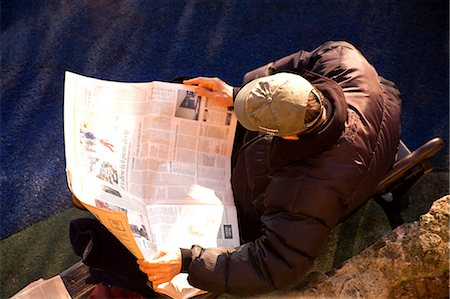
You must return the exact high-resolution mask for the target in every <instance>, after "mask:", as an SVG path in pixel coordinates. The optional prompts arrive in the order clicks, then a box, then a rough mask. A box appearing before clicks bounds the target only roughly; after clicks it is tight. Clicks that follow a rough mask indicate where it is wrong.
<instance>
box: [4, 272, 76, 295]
mask: <svg viewBox="0 0 450 299" xmlns="http://www.w3.org/2000/svg"><path fill="white" fill-rule="evenodd" d="M36 298H39V299H54V298H58V299H71V298H72V297H71V296H70V295H69V292H68V291H67V289H66V286H65V285H64V282H63V281H62V279H61V276H59V275H57V276H54V277H52V278H50V279H47V280H46V279H43V278H40V279H38V280H36V281H34V282H32V283H30V284H29V285H27V286H26V287H24V288H23V289H22V290H20V291H19V292H17V293H16V294H15V295H13V296H12V297H11V299H36Z"/></svg>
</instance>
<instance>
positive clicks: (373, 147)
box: [183, 42, 400, 295]
mask: <svg viewBox="0 0 450 299" xmlns="http://www.w3.org/2000/svg"><path fill="white" fill-rule="evenodd" d="M281 71H289V72H295V73H298V74H300V75H302V76H303V77H305V78H306V79H308V80H309V81H310V82H311V83H312V84H314V85H315V86H316V87H317V88H318V89H319V90H320V91H321V92H322V93H323V94H324V96H325V98H326V99H327V101H326V105H327V108H328V111H331V115H330V116H329V117H328V120H327V122H326V123H325V124H324V125H323V126H322V127H320V128H319V129H318V130H316V131H314V132H313V133H310V134H308V135H305V136H301V138H300V140H298V141H288V140H284V139H282V138H278V137H271V136H267V135H266V136H264V135H258V134H256V133H254V132H247V134H246V136H245V138H244V140H243V142H242V144H241V143H239V142H238V143H237V145H238V146H239V149H238V150H237V151H236V153H235V154H236V157H235V163H234V164H235V166H234V170H233V177H232V186H233V192H234V197H235V203H236V207H237V208H238V217H239V226H240V232H241V237H242V239H243V240H244V241H245V242H247V243H245V244H243V245H241V246H240V247H238V248H233V249H227V248H209V249H204V248H201V247H199V246H194V247H193V248H192V249H191V250H189V251H186V250H183V257H184V258H183V269H185V270H187V272H188V273H189V281H190V283H191V284H192V285H194V286H197V287H199V288H202V289H205V290H209V291H211V292H214V293H224V292H225V293H231V294H236V295H250V294H258V293H265V292H270V291H272V290H275V289H279V288H282V287H285V286H287V285H289V284H290V283H292V282H293V281H295V280H296V279H298V278H299V276H301V275H302V274H304V273H305V272H306V271H307V270H308V268H309V267H310V266H311V265H312V263H313V261H314V259H315V258H316V257H317V256H318V255H319V254H320V252H321V250H322V248H323V247H324V245H325V243H326V241H327V238H328V235H329V233H330V231H331V230H332V229H333V228H334V227H335V226H336V225H337V224H338V223H339V221H341V220H342V219H343V218H345V217H346V216H348V215H350V214H352V213H353V212H354V211H355V210H356V209H358V208H359V207H360V206H361V205H362V204H364V203H365V202H366V201H367V200H368V199H369V198H370V196H371V194H372V192H373V190H374V188H375V186H376V185H377V183H378V182H379V180H380V179H381V178H382V177H383V175H384V174H385V173H386V172H387V171H388V170H389V168H390V167H391V165H392V163H393V161H394V157H395V153H396V150H397V146H398V142H399V134H400V99H399V92H398V90H397V88H396V87H395V85H394V84H393V83H391V82H389V81H387V80H384V79H383V78H381V77H379V76H378V74H377V72H376V71H375V69H374V68H373V67H372V66H371V65H370V64H369V63H368V62H367V60H366V59H365V58H364V57H363V56H362V54H361V53H360V52H359V51H358V50H357V49H355V47H354V46H352V45H350V44H348V43H346V42H328V43H325V44H323V45H322V46H320V47H318V48H317V49H315V50H314V51H312V52H306V51H299V52H297V53H294V54H292V55H290V56H287V57H285V58H282V59H280V60H278V61H276V62H274V63H269V64H267V65H265V66H263V67H261V68H259V69H256V70H254V71H252V72H249V73H248V74H247V75H246V76H245V77H244V84H245V83H247V82H249V81H251V80H253V79H255V78H257V77H261V76H267V75H270V74H273V73H276V72H281Z"/></svg>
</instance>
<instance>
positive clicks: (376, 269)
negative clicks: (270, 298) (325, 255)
mask: <svg viewBox="0 0 450 299" xmlns="http://www.w3.org/2000/svg"><path fill="white" fill-rule="evenodd" d="M449 199H450V196H445V197H443V198H441V199H439V200H437V201H435V202H434V204H433V206H432V207H431V209H430V211H429V212H428V213H427V214H425V215H422V216H421V217H420V219H419V220H418V221H416V222H413V223H408V224H404V225H402V226H400V227H398V228H396V229H395V230H393V231H392V232H390V233H389V234H387V235H385V236H384V237H383V238H381V239H380V240H379V241H378V242H376V243H375V244H373V245H372V246H370V247H369V248H367V249H366V250H364V251H363V252H362V253H360V254H359V255H357V256H354V257H352V258H350V259H349V260H347V261H346V262H345V263H344V264H343V265H342V266H341V267H340V268H338V269H336V270H334V271H332V272H331V273H327V274H325V273H323V272H315V273H311V274H310V275H308V277H307V278H306V279H305V280H304V282H303V283H302V286H300V287H298V288H297V290H298V291H297V292H295V295H294V294H287V295H294V296H295V297H296V298H302V297H304V298H311V297H320V298H324V297H325V298H344V297H345V298H349V297H350V298H448V295H449V292H448V291H449V284H448V281H449V247H450V244H449V227H448V223H449V222H448V221H449V208H450V204H449Z"/></svg>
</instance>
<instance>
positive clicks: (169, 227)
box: [64, 72, 239, 295]
mask: <svg viewBox="0 0 450 299" xmlns="http://www.w3.org/2000/svg"><path fill="white" fill-rule="evenodd" d="M235 129H236V117H235V115H234V113H233V112H232V111H231V110H228V109H227V108H224V107H220V106H217V105H214V102H212V101H208V99H205V98H202V97H199V96H198V95H196V94H195V93H194V92H193V88H192V87H190V86H185V85H182V84H174V83H164V82H156V81H155V82H149V83H123V82H112V81H104V80H99V79H94V78H89V77H85V76H81V75H78V74H74V73H71V72H66V79H65V95H64V134H65V147H66V168H67V177H68V183H69V187H70V189H71V191H72V193H73V194H74V195H75V196H76V197H77V198H78V199H79V200H80V201H81V202H82V203H83V205H85V206H86V207H87V209H88V210H89V211H91V212H92V214H93V215H94V216H96V217H97V218H98V219H99V220H100V222H102V224H103V225H105V227H107V228H108V229H109V230H110V231H111V232H112V233H113V234H114V235H115V236H116V237H117V238H118V239H119V240H120V241H121V242H122V243H123V244H124V245H125V246H126V247H127V248H128V249H129V250H130V251H131V252H132V253H133V254H134V255H135V256H136V257H138V258H146V259H151V257H152V256H153V254H155V253H156V252H157V251H159V250H164V249H173V248H180V247H184V248H190V247H191V246H192V245H193V244H199V245H202V246H205V247H215V246H224V247H234V246H237V245H239V235H238V227H237V215H236V209H235V206H234V201H233V196H232V190H231V185H230V177H231V165H230V160H231V151H232V146H233V140H234V132H235ZM180 275H181V274H180ZM180 280H183V279H180V278H179V277H177V278H176V281H180ZM184 281H185V283H186V284H187V281H186V280H185V279H184ZM168 287H173V286H172V285H171V286H168ZM175 289H176V291H177V292H182V289H181V288H180V287H179V286H175ZM184 294H187V293H184ZM171 295H172V294H171Z"/></svg>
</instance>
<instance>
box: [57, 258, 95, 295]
mask: <svg viewBox="0 0 450 299" xmlns="http://www.w3.org/2000/svg"><path fill="white" fill-rule="evenodd" d="M60 276H61V279H62V281H63V282H64V285H65V286H66V289H67V291H68V292H69V294H70V296H71V297H72V298H73V299H81V298H88V297H89V294H90V293H91V292H92V291H93V290H94V288H95V285H93V284H87V283H86V279H87V278H88V277H89V267H88V266H86V265H85V264H83V263H82V262H81V261H80V262H78V263H76V264H74V265H72V266H71V267H69V268H67V269H66V270H64V271H63V272H61V273H60Z"/></svg>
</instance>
